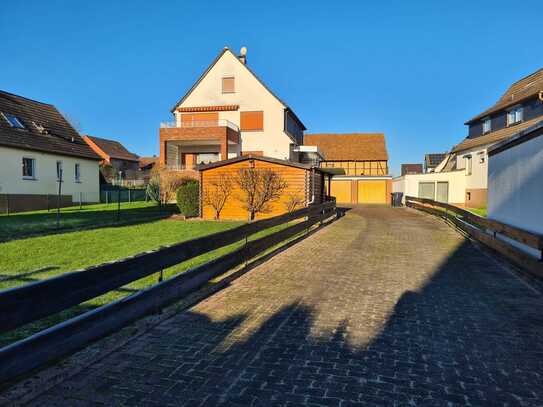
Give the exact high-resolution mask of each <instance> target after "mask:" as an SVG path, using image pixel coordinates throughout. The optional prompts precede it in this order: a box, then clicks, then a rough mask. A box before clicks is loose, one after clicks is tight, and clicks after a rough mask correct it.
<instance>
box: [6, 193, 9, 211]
mask: <svg viewBox="0 0 543 407" xmlns="http://www.w3.org/2000/svg"><path fill="white" fill-rule="evenodd" d="M6 212H7V215H8V216H9V194H6Z"/></svg>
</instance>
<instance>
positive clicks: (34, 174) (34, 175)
mask: <svg viewBox="0 0 543 407" xmlns="http://www.w3.org/2000/svg"><path fill="white" fill-rule="evenodd" d="M24 160H31V161H32V175H24V173H23V168H24ZM21 175H22V176H23V179H26V180H36V179H38V178H37V165H36V159H35V158H34V157H28V156H24V157H22V158H21Z"/></svg>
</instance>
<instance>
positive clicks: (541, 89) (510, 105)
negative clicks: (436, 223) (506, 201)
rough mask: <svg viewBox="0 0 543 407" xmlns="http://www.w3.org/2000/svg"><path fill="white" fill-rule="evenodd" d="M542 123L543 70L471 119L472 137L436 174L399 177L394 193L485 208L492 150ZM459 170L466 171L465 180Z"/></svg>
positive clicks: (435, 171) (524, 79) (518, 82)
mask: <svg viewBox="0 0 543 407" xmlns="http://www.w3.org/2000/svg"><path fill="white" fill-rule="evenodd" d="M541 123H543V69H540V70H539V71H537V72H535V73H533V74H531V75H528V76H527V77H525V78H522V79H521V80H519V81H517V82H515V83H514V84H512V85H511V86H510V87H509V88H508V89H507V91H506V92H505V93H504V94H503V95H502V96H501V97H500V99H499V100H498V101H497V102H496V103H495V104H494V105H493V106H492V107H491V108H489V109H487V110H485V111H484V112H482V113H480V114H479V115H477V116H475V117H474V118H472V119H470V120H468V121H467V122H466V123H465V124H466V125H467V126H468V128H469V130H468V136H467V137H466V138H465V139H464V140H463V141H462V142H461V143H459V144H457V145H456V146H454V147H453V148H452V150H451V151H450V153H449V154H447V156H446V157H445V158H444V159H443V160H442V161H441V163H439V165H437V166H436V167H435V168H434V171H433V172H432V173H430V174H425V175H426V176H425V177H420V176H415V175H406V176H404V177H398V178H395V179H394V186H393V189H394V191H395V192H404V193H405V194H407V195H412V194H416V195H415V196H419V197H421V198H431V199H438V200H444V199H445V198H447V199H448V202H450V203H454V204H455V205H459V206H466V207H468V208H483V207H486V206H487V189H488V151H489V149H490V148H492V147H493V146H494V145H496V144H497V143H501V142H505V141H506V140H510V139H513V138H515V137H516V136H517V135H518V134H519V133H521V132H523V131H525V130H526V129H529V128H532V127H533V126H538V125H539V124H541ZM459 172H462V173H463V179H460V177H459ZM434 174H441V175H434ZM408 178H410V179H408ZM438 178H439V179H438ZM438 181H439V182H441V184H440V185H438V184H437V183H438ZM518 182H519V183H522V182H523V181H522V180H519V181H518ZM418 184H423V185H418ZM432 184H433V187H432V186H431V185H432ZM416 185H418V188H417V187H416ZM438 188H439V190H438ZM446 189H448V190H447V191H445V190H446ZM461 190H463V192H464V197H463V198H462V199H460V198H459V194H458V192H459V191H461Z"/></svg>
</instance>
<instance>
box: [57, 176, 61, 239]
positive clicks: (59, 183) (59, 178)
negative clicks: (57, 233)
mask: <svg viewBox="0 0 543 407" xmlns="http://www.w3.org/2000/svg"><path fill="white" fill-rule="evenodd" d="M61 192H62V168H59V174H58V196H57V229H58V228H59V227H60V196H61Z"/></svg>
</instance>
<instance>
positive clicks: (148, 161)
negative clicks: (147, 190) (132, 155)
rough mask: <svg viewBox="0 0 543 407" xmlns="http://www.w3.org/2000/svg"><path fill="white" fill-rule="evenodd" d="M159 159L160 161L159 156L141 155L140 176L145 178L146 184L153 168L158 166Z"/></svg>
mask: <svg viewBox="0 0 543 407" xmlns="http://www.w3.org/2000/svg"><path fill="white" fill-rule="evenodd" d="M158 161H159V158H158V157H157V156H152V157H140V159H139V163H138V165H139V172H140V177H141V178H142V179H143V181H144V183H145V184H147V183H148V182H149V179H150V178H151V173H152V171H153V169H155V168H157V167H158Z"/></svg>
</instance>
